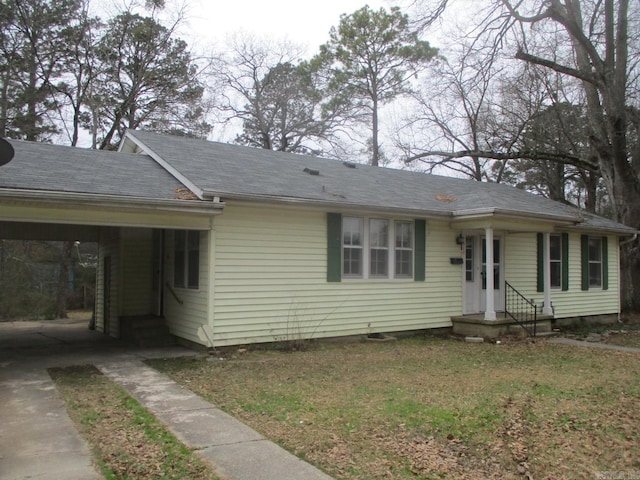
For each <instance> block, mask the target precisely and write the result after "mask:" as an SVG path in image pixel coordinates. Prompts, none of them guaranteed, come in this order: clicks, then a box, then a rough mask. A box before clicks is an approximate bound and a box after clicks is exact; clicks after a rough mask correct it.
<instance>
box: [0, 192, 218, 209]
mask: <svg viewBox="0 0 640 480" xmlns="http://www.w3.org/2000/svg"><path fill="white" fill-rule="evenodd" d="M1 200H11V201H14V202H20V203H34V202H37V203H40V204H49V205H52V206H53V205H55V206H68V205H70V204H71V205H73V206H84V207H98V208H118V209H122V210H163V211H175V212H189V213H196V214H198V213H202V214H206V215H218V214H220V213H222V210H223V209H224V203H215V202H211V201H206V200H205V201H202V200H173V199H157V198H143V197H125V196H120V195H95V194H87V193H69V192H52V191H42V190H20V189H4V188H0V201H1Z"/></svg>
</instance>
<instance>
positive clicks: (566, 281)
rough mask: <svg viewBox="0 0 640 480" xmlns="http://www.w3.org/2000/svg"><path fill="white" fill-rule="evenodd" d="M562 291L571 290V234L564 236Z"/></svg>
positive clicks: (562, 241)
mask: <svg viewBox="0 0 640 480" xmlns="http://www.w3.org/2000/svg"><path fill="white" fill-rule="evenodd" d="M561 243H562V290H563V291H565V292H566V291H567V290H569V234H568V233H563V234H562V240H561Z"/></svg>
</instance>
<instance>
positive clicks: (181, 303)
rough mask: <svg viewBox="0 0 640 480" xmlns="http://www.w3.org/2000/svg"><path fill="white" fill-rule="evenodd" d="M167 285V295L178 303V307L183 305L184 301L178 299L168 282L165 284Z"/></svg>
mask: <svg viewBox="0 0 640 480" xmlns="http://www.w3.org/2000/svg"><path fill="white" fill-rule="evenodd" d="M166 285H167V290H169V293H170V294H171V295H172V296H173V298H175V299H176V302H178V303H179V304H180V305H183V304H184V301H183V300H181V299H180V297H178V294H177V293H176V292H175V291H174V290H173V288H172V287H171V284H170V283H169V282H166Z"/></svg>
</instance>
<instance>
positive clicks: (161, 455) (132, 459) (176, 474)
mask: <svg viewBox="0 0 640 480" xmlns="http://www.w3.org/2000/svg"><path fill="white" fill-rule="evenodd" d="M49 374H50V375H51V378H53V380H54V382H55V383H56V387H57V389H58V391H59V392H60V394H61V395H62V398H63V399H64V400H65V402H66V404H67V410H68V412H69V415H70V416H71V418H72V419H73V421H74V423H75V424H76V426H77V428H78V430H79V431H80V433H81V434H82V435H83V436H84V437H85V439H86V440H87V442H88V443H89V445H90V446H91V449H92V451H93V453H94V455H95V458H96V460H97V462H98V464H99V466H100V469H101V470H102V473H103V474H104V475H105V477H106V478H107V479H136V480H144V479H149V480H150V479H157V478H163V479H175V480H182V479H185V478H188V479H194V480H216V479H217V477H216V476H215V475H214V474H213V472H212V470H211V468H210V467H209V466H208V465H207V464H205V463H204V461H203V460H201V459H200V458H199V457H197V455H196V454H195V453H194V452H192V451H191V450H189V449H188V448H186V447H185V446H184V445H183V444H182V443H180V442H179V441H178V440H177V439H176V438H175V437H174V436H173V434H171V433H170V432H168V431H167V430H166V429H165V428H164V426H163V425H162V424H161V423H160V422H159V421H158V420H156V418H155V417H154V416H153V415H151V414H150V413H148V412H147V411H146V410H145V409H144V408H143V407H142V406H141V405H140V404H139V403H138V402H137V401H136V400H135V399H134V398H132V397H131V396H129V395H128V394H127V392H125V390H124V389H122V388H121V387H119V386H117V385H115V384H114V383H113V382H111V381H110V380H109V379H108V378H106V377H105V376H103V375H102V374H101V373H100V371H99V370H97V369H96V368H95V367H93V366H91V365H84V366H78V367H68V368H54V369H50V370H49Z"/></svg>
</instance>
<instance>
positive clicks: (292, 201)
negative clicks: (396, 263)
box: [204, 191, 451, 219]
mask: <svg viewBox="0 0 640 480" xmlns="http://www.w3.org/2000/svg"><path fill="white" fill-rule="evenodd" d="M204 197H205V198H214V199H215V198H221V199H223V200H225V202H234V203H244V204H269V205H279V206H284V205H288V206H305V207H310V208H321V209H324V210H326V209H334V210H339V211H345V210H346V211H348V210H351V211H372V212H373V211H375V212H381V213H389V214H396V215H412V216H416V217H419V218H440V219H443V218H445V219H450V218H451V212H448V211H434V210H422V209H418V208H404V207H395V206H385V205H370V204H363V203H356V202H346V201H341V202H340V201H332V200H322V199H311V198H301V197H285V196H277V195H258V194H237V193H228V192H220V191H204Z"/></svg>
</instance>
